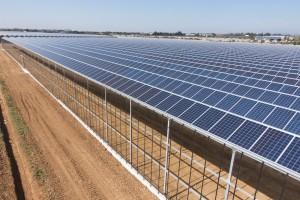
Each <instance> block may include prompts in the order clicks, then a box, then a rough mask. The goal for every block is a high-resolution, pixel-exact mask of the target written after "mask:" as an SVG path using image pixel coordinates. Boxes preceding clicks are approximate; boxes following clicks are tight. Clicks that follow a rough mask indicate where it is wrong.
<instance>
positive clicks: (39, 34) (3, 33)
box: [0, 31, 105, 37]
mask: <svg viewBox="0 0 300 200" xmlns="http://www.w3.org/2000/svg"><path fill="white" fill-rule="evenodd" d="M0 37H105V36H101V35H92V34H70V33H43V32H20V31H0Z"/></svg>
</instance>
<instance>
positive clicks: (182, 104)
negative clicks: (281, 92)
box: [167, 99, 194, 117]
mask: <svg viewBox="0 0 300 200" xmlns="http://www.w3.org/2000/svg"><path fill="white" fill-rule="evenodd" d="M193 104H194V102H193V101H191V100H188V99H182V100H181V101H179V102H178V103H177V104H176V105H174V106H173V107H172V108H170V109H169V110H167V113H170V114H172V115H174V116H175V117H178V116H179V115H180V114H181V113H183V112H184V111H186V110H187V109H188V108H189V107H190V106H191V105H193Z"/></svg>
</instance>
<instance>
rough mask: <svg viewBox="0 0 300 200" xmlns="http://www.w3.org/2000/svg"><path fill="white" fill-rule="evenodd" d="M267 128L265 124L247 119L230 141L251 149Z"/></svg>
mask: <svg viewBox="0 0 300 200" xmlns="http://www.w3.org/2000/svg"><path fill="white" fill-rule="evenodd" d="M265 130H266V127H265V126H263V125H260V124H256V123H254V122H251V121H245V122H244V123H243V125H242V126H241V127H240V128H239V129H238V130H237V131H236V132H235V133H234V134H233V135H232V136H231V137H230V138H229V141H230V142H233V143H235V144H237V145H239V146H241V147H244V148H245V149H249V148H250V147H251V146H252V145H253V144H254V142H255V141H256V140H257V139H258V138H259V136H260V135H261V134H263V132H264V131H265Z"/></svg>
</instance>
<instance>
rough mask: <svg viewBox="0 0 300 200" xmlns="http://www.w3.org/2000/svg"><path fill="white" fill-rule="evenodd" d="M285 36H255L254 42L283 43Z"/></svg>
mask: <svg viewBox="0 0 300 200" xmlns="http://www.w3.org/2000/svg"><path fill="white" fill-rule="evenodd" d="M284 38H285V36H282V35H272V36H256V37H255V40H257V41H261V40H264V41H265V42H282V41H284Z"/></svg>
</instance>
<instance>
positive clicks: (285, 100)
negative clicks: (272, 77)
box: [274, 94, 296, 108]
mask: <svg viewBox="0 0 300 200" xmlns="http://www.w3.org/2000/svg"><path fill="white" fill-rule="evenodd" d="M295 100H296V97H293V96H289V95H286V94H281V95H280V96H279V97H278V98H277V99H276V101H275V102H274V104H276V105H279V106H284V107H287V108H288V107H290V106H291V105H292V104H293V103H294V101H295Z"/></svg>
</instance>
